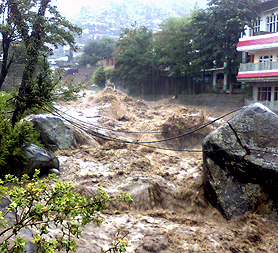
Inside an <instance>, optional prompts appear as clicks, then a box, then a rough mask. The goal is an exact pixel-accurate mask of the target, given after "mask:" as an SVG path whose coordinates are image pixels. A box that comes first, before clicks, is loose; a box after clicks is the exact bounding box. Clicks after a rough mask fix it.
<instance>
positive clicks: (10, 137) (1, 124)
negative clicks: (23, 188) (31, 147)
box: [0, 112, 39, 177]
mask: <svg viewBox="0 0 278 253" xmlns="http://www.w3.org/2000/svg"><path fill="white" fill-rule="evenodd" d="M38 137H39V134H38V133H37V132H35V130H34V128H33V124H32V123H31V122H28V121H22V122H18V123H17V124H16V125H15V127H14V128H13V127H12V124H11V122H10V120H9V119H8V118H7V116H6V114H5V113H3V112H0V177H3V176H4V175H5V174H13V175H15V174H17V171H16V170H20V169H21V168H23V166H24V164H25V162H26V157H25V155H24V154H23V152H22V148H23V146H24V144H26V143H36V144H38V141H37V139H38Z"/></svg>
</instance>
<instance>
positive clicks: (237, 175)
mask: <svg viewBox="0 0 278 253" xmlns="http://www.w3.org/2000/svg"><path fill="white" fill-rule="evenodd" d="M277 127H278V117H277V115H276V114H275V113H273V112H272V111H270V110H269V109H268V108H267V107H265V106H263V105H262V104H259V103H255V104H253V105H250V106H247V107H245V108H243V109H242V110H241V111H240V112H239V113H237V114H236V115H235V116H234V117H232V118H231V119H229V120H228V122H227V123H225V124H223V125H222V126H221V127H219V128H218V129H216V130H215V131H213V132H211V133H210V134H209V135H208V136H207V137H206V138H205V140H204V142H203V150H204V185H205V195H206V197H207V198H208V199H209V201H210V203H211V204H212V205H213V206H215V207H217V208H218V210H219V211H220V212H221V213H222V214H223V215H224V217H225V218H227V219H230V218H231V217H233V216H236V215H243V214H245V213H246V212H247V211H252V212H258V213H261V214H269V215H273V216H276V215H277V212H276V209H275V205H276V206H277V204H278V196H277V191H278V169H277V168H278V157H277V154H278V144H277V139H278V133H277V131H276V129H277Z"/></svg>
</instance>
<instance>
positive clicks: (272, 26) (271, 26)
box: [266, 13, 278, 33]
mask: <svg viewBox="0 0 278 253" xmlns="http://www.w3.org/2000/svg"><path fill="white" fill-rule="evenodd" d="M266 26H267V31H268V32H272V33H275V32H278V14H274V13H272V15H270V16H268V17H267V18H266Z"/></svg>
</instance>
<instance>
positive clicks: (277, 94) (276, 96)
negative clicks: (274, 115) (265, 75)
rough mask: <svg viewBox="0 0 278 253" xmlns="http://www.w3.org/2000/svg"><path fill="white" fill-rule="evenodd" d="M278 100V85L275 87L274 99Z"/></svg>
mask: <svg viewBox="0 0 278 253" xmlns="http://www.w3.org/2000/svg"><path fill="white" fill-rule="evenodd" d="M277 100H278V87H275V88H274V101H277Z"/></svg>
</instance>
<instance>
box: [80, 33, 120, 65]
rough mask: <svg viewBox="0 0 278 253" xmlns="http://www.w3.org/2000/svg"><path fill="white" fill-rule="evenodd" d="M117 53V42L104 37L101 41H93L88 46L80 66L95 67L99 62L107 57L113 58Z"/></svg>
mask: <svg viewBox="0 0 278 253" xmlns="http://www.w3.org/2000/svg"><path fill="white" fill-rule="evenodd" d="M114 51H115V40H114V39H111V38H107V37H102V38H101V39H100V40H93V41H91V42H90V43H89V44H87V45H86V46H85V48H84V50H83V53H82V55H81V57H80V59H79V64H80V66H86V65H88V64H89V65H91V66H95V65H96V64H97V63H98V61H99V60H102V59H103V58H106V57H111V54H112V53H113V52H114Z"/></svg>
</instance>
